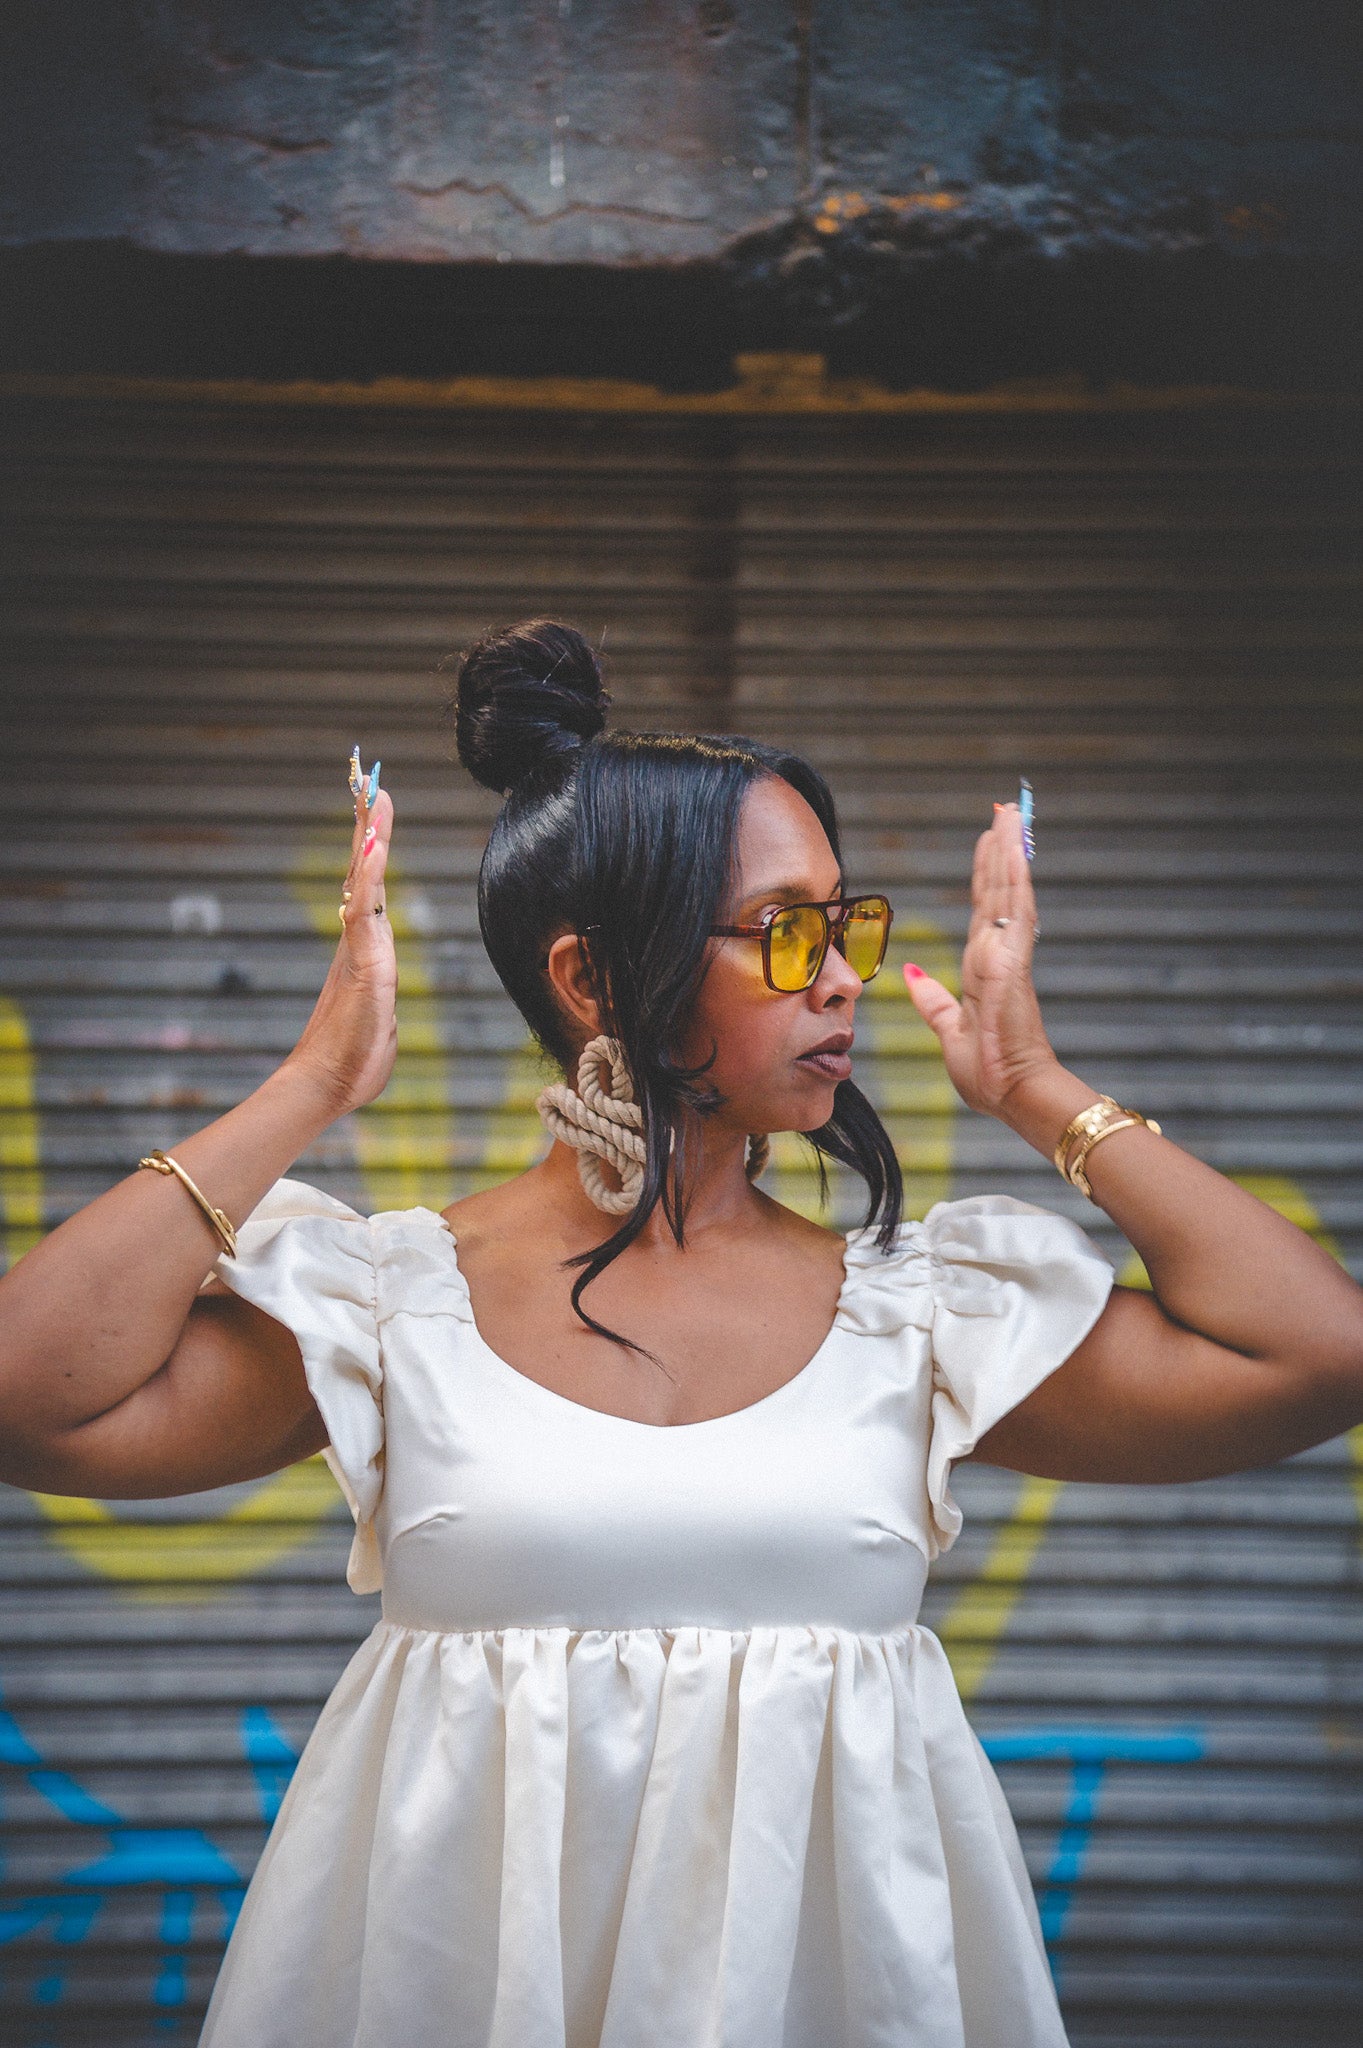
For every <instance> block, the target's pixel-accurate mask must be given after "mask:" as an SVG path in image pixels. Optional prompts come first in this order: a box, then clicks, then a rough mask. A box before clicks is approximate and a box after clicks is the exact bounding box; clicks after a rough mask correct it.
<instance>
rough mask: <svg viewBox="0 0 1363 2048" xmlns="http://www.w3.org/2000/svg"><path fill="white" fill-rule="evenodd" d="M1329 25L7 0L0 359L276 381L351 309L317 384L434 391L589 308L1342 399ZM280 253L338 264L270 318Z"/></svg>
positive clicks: (682, 3)
mask: <svg viewBox="0 0 1363 2048" xmlns="http://www.w3.org/2000/svg"><path fill="white" fill-rule="evenodd" d="M1356 30H1357V17H1356V9H1355V8H1354V7H1353V6H1351V5H1348V4H1344V0H1303V4H1299V5H1298V6H1296V7H1295V8H1293V9H1291V10H1288V9H1285V8H1282V7H1279V6H1273V5H1269V4H1267V0H1248V4H1246V5H1244V6H1241V7H1239V8H1237V9H1235V10H1234V11H1233V13H1232V11H1231V10H1228V9H1227V8H1226V7H1225V6H1224V5H1222V4H1218V0H1163V4H1160V0H1154V4H1147V5H1144V6H1141V7H1139V8H1137V7H1132V6H1131V5H1129V4H1121V0H1075V4H1072V5H1068V6H1066V5H1062V4H1059V0H979V4H976V5H970V6H966V5H957V4H950V0H900V4H892V0H860V4H856V5H853V4H849V0H843V4H836V5H835V4H831V0H747V4H745V5H742V6H738V5H733V4H730V0H654V4H651V5H640V4H637V0H344V4H343V0H329V4H319V5H316V6H311V7H307V8H297V7H285V6H282V5H279V4H275V0H215V4H212V5H209V4H204V0H198V4H196V0H160V4H151V0H146V4H141V5H134V4H132V0H121V4H108V5H102V6H96V5H93V4H90V0H42V4H39V0H17V4H16V0H11V4H10V7H9V8H8V10H6V24H5V26H4V27H3V29H0V36H2V37H3V48H0V244H3V245H4V246H6V247H7V248H8V250H9V251H10V254H9V258H8V264H7V269H6V275H7V276H8V278H9V279H10V281H11V289H10V290H9V291H8V292H7V293H6V299H7V302H8V303H7V311H6V316H5V327H6V336H5V339H4V340H3V341H0V349H3V351H4V353H5V354H6V355H7V356H8V358H9V362H10V364H11V366H13V365H15V364H20V365H23V366H28V367H37V366H40V363H39V359H40V358H42V359H44V360H47V359H51V360H54V361H55V362H56V363H57V366H58V367H61V366H64V365H70V363H71V361H72V358H73V353H74V355H75V356H76V357H79V358H80V359H81V361H83V362H85V363H86V364H87V365H88V364H89V363H90V362H94V361H96V360H97V359H102V361H103V366H104V367H141V366H147V357H148V351H151V352H152V353H153V354H155V351H156V350H157V349H158V348H159V350H160V355H159V357H158V358H157V359H156V360H155V361H153V362H151V363H150V367H157V368H165V367H172V368H174V367H178V368H181V369H194V368H198V369H202V370H204V371H206V372H208V373H211V372H212V371H213V370H214V369H218V368H223V367H227V368H232V367H236V368H246V369H248V370H251V369H254V370H257V371H259V372H261V373H263V374H270V373H271V372H272V370H275V369H278V368H281V367H282V368H285V369H297V368H300V367H306V366H307V363H306V356H307V345H306V344H307V336H306V330H307V329H308V328H309V327H311V328H312V330H313V341H314V343H315V344H316V345H321V344H320V335H321V333H322V332H323V331H325V332H326V334H327V341H326V346H327V348H328V349H329V350H330V351H331V352H332V354H333V355H334V353H335V351H336V349H337V347H338V342H337V338H336V332H335V330H336V328H337V327H338V326H342V327H349V328H350V329H352V330H353V331H351V332H350V333H349V334H348V335H347V336H346V338H345V340H344V342H342V343H341V344H339V346H340V347H341V352H342V358H343V360H342V363H341V365H340V366H341V367H345V368H350V369H356V368H359V369H363V368H366V367H369V368H374V367H378V368H389V369H401V368H408V369H416V370H422V369H424V370H431V371H434V370H439V369H440V368H442V367H444V368H451V367H460V366H467V364H468V362H469V361H470V360H471V356H470V351H473V352H474V353H476V352H477V349H478V347H479V340H478V336H479V332H480V331H481V330H483V329H485V328H486V325H487V315H488V308H489V307H491V308H493V309H500V317H501V321H502V325H503V327H513V328H515V329H517V330H518V336H517V341H516V344H515V345H516V346H517V347H518V348H519V349H520V350H521V351H522V353H526V352H527V351H528V353H529V355H530V356H535V357H537V359H538V361H539V362H541V363H547V364H552V363H554V362H560V363H562V362H563V360H564V358H563V350H564V349H565V348H567V349H568V350H569V351H571V348H572V346H573V344H572V342H571V340H567V341H565V340H564V338H563V336H562V334H561V331H560V330H562V329H563V328H564V327H571V326H573V325H574V316H575V314H576V313H578V312H580V311H582V310H584V309H586V308H589V307H591V306H597V307H605V308H607V309H609V317H606V318H603V324H605V325H608V326H613V327H616V328H618V327H620V325H621V324H622V323H623V325H624V326H625V327H627V328H630V329H632V330H637V331H638V332H639V333H640V334H642V335H643V336H644V337H645V338H647V337H648V336H649V335H651V336H652V345H653V346H654V347H655V348H657V347H659V346H662V341H661V337H662V336H664V335H671V337H672V340H673V342H674V344H675V340H676V325H677V321H678V318H679V317H681V318H682V322H683V326H684V327H685V329H686V331H687V333H688V336H689V337H690V339H691V341H692V342H693V344H694V347H693V350H692V353H693V354H695V353H696V352H697V351H699V352H700V353H701V354H703V353H704V351H705V349H706V347H707V346H708V347H709V348H710V349H711V350H712V352H713V353H714V354H715V359H716V361H717V362H723V361H727V357H728V354H729V353H730V352H731V351H732V348H733V347H734V346H743V345H748V346H752V345H758V346H761V345H769V346H770V345H773V344H775V345H786V346H790V345H802V346H818V347H823V348H826V349H831V351H832V354H833V358H834V361H835V362H837V361H838V360H839V353H840V352H841V357H842V358H843V359H845V361H846V362H848V363H854V362H857V361H860V364H861V366H863V367H865V366H871V367H874V368H876V369H877V370H878V371H879V372H881V373H882V374H886V375H888V376H890V377H891V379H892V380H902V379H909V380H912V379H914V378H926V379H928V380H930V381H942V380H945V381H948V382H953V381H962V380H966V381H969V380H970V379H971V378H972V377H973V378H981V377H988V376H998V375H1008V374H1017V373H1019V372H1023V373H1025V372H1028V371H1035V370H1038V369H1040V370H1047V369H1054V368H1057V367H1070V368H1075V367H1078V368H1084V369H1087V370H1089V371H1091V372H1095V373H1100V374H1113V373H1118V374H1128V375H1130V374H1135V375H1141V374H1146V375H1149V374H1155V375H1169V374H1172V375H1175V376H1186V375H1195V376H1201V377H1207V376H1215V375H1251V376H1254V377H1257V378H1260V379H1262V378H1264V377H1272V378H1274V379H1275V380H1279V379H1281V380H1286V381H1288V382H1294V381H1295V382H1300V381H1303V380H1308V379H1313V380H1318V379H1320V378H1321V377H1326V378H1329V379H1338V378H1340V377H1341V376H1347V375H1348V373H1349V370H1350V366H1351V364H1352V361H1353V344H1352V342H1351V340H1350V338H1349V336H1350V333H1351V331H1352V329H1351V318H1350V315H1351V309H1352V308H1353V307H1354V306H1355V304H1356V302H1357V292H1358V276H1359V270H1360V263H1361V262H1363V239H1361V237H1360V227H1359V208H1358V204H1357V201H1358V196H1359V191H1360V184H1361V182H1363V181H1360V175H1359V172H1360V155H1361V148H1360V144H1361V140H1363V117H1361V116H1360V107H1363V94H1360V89H1359V88H1360V82H1361V81H1360V66H1359V59H1358V48H1359V47H1360V45H1361V44H1363V38H1359V37H1358V35H1357V33H1356ZM189 259H197V260H198V265H199V267H198V269H196V270H194V271H193V272H192V284H190V285H186V284H185V283H184V281H183V277H182V271H181V268H180V267H181V266H183V265H184V264H185V262H186V261H187V260H189ZM207 259H214V261H215V262H217V263H218V264H222V263H227V264H228V265H229V270H228V272H227V273H226V275H225V276H224V275H223V274H222V273H220V272H215V271H213V269H212V267H211V265H208V264H207V261H206V260H207ZM356 259H365V262H362V263H361V262H357V261H356ZM262 263H264V264H265V265H266V267H265V269H264V271H263V272H262V271H261V269H260V266H261V264H262ZM299 263H303V264H304V265H305V267H308V268H309V273H310V274H309V286H310V285H311V283H312V282H313V275H312V274H313V273H315V272H316V271H317V270H318V269H319V268H322V267H324V266H326V265H328V264H330V265H331V266H332V267H333V269H334V268H335V267H336V266H338V265H339V266H340V267H341V271H342V280H341V282H339V283H338V282H337V281H336V279H335V278H330V279H329V280H328V282H327V283H326V286H325V291H324V294H323V297H322V299H321V300H318V298H317V297H316V294H315V293H311V294H310V293H309V291H307V290H305V291H304V293H303V296H302V297H301V298H300V297H299V296H298V293H297V287H296V285H295V286H293V287H291V286H290V282H289V276H288V272H289V269H290V266H293V265H297V264H299ZM139 265H140V267H139ZM233 265H235V266H236V267H235V268H232V267H231V266H233ZM243 265H244V266H245V268H243V267H242V266H243ZM367 265H374V266H378V269H376V270H370V271H369V272H368V274H367V275H362V276H361V275H355V274H354V273H356V272H364V271H365V270H366V267H367ZM678 265H681V266H686V267H687V270H688V272H689V273H692V274H693V276H692V282H693V285H694V290H693V291H692V292H691V294H690V295H689V296H688V298H687V300H686V302H685V307H684V310H683V312H682V313H681V315H680V316H679V312H678V305H677V301H676V298H675V294H674V295H673V296H671V297H668V296H667V294H668V291H669V280H668V277H667V275H666V273H667V272H668V271H669V270H670V271H672V272H675V267H676V266H678ZM388 266H401V268H400V269H398V270H396V271H393V272H390V271H389V270H388ZM411 266H425V267H427V268H428V269H429V267H431V266H436V267H437V270H438V272H439V273H440V277H439V282H438V283H437V282H435V281H434V280H433V279H432V278H431V277H429V276H428V277H427V278H426V279H425V280H419V279H414V278H413V277H412V275H411V274H410V268H409V267H411ZM465 266H467V268H465ZM498 266H501V267H503V268H504V269H509V270H510V271H511V272H512V273H513V275H512V276H511V277H509V278H507V277H503V278H502V279H500V280H498V279H496V278H495V277H489V276H488V275H487V273H488V272H489V271H495V270H496V268H497V267H498ZM546 267H549V268H552V269H553V270H554V271H556V272H557V273H560V280H559V281H560V282H561V284H562V287H563V290H564V291H566V293H567V297H566V298H563V297H560V296H558V295H557V294H556V292H555V290H554V289H553V287H552V284H551V283H550V282H548V281H547V280H546V277H545V269H546ZM622 271H629V272H631V273H632V274H633V277H634V283H635V288H634V290H633V292H632V293H630V292H625V293H624V294H623V295H622V294H621V291H620V289H619V287H618V285H617V287H616V290H615V296H614V297H612V296H611V295H610V294H611V290H612V286H611V277H612V275H614V277H615V278H616V279H617V280H618V277H619V274H620V273H621V272H622ZM381 273H382V274H381ZM452 273H453V274H452ZM641 278H642V279H644V280H645V281H646V283H645V284H641V283H640V282H639V280H640V279H641ZM671 282H672V284H673V285H674V284H675V277H673V279H672V280H671ZM648 285H651V286H652V287H653V290H652V295H650V291H649V289H648V288H647V286H648ZM291 290H292V292H293V296H289V293H290V291H291ZM166 291H171V292H172V293H173V294H174V293H178V294H179V301H180V302H183V301H188V305H187V306H185V305H183V304H182V305H181V311H180V312H179V313H178V314H177V315H176V317H175V322H174V324H175V333H174V335H173V336H172V337H170V338H169V339H168V338H167V336H166V335H165V333H164V331H163V332H162V333H161V334H160V338H159V341H158V340H156V339H154V338H153V334H152V332H151V331H150V329H151V327H152V325H153V323H151V322H150V321H149V320H144V321H143V323H142V324H141V325H139V316H138V313H137V310H136V308H137V306H138V305H139V304H140V305H141V306H142V307H143V308H145V307H146V306H147V304H148V303H149V301H150V302H156V301H157V300H158V298H159V297H160V296H161V295H164V293H165V292H166ZM442 291H443V293H444V296H441V293H442ZM660 293H661V294H662V297H661V298H659V296H658V294H660ZM280 294H284V297H282V298H281V297H280V296H279V295H280ZM432 294H434V295H435V296H434V297H432ZM603 294H604V296H603ZM328 295H329V296H328ZM130 302H131V303H130ZM309 306H311V307H312V308H313V312H312V317H311V320H310V319H309V314H308V308H309ZM111 307H116V309H117V312H118V318H117V319H115V320H113V321H112V322H110V320H109V318H108V317H107V316H108V314H109V311H110V308H111ZM196 308H197V316H198V317H197V318H196V317H195V309H196ZM323 309H324V310H323ZM92 314H94V315H96V316H97V317H94V318H92V317H91V316H92ZM416 316H424V317H416ZM300 323H301V328H302V329H303V330H305V332H304V333H303V334H302V335H301V336H300ZM243 324H244V325H245V326H246V327H249V328H250V329H251V333H252V339H251V340H250V342H249V344H248V343H247V342H246V341H244V340H243V336H242V331H241V330H242V328H243ZM285 324H287V325H289V326H291V328H292V330H293V340H292V344H290V343H289V342H287V341H284V340H283V339H282V338H281V336H280V334H279V332H278V329H279V327H280V326H281V325H285ZM413 325H420V326H422V327H423V330H424V331H423V333H422V336H421V338H420V340H419V341H414V340H413V338H412V334H411V331H410V330H411V328H412V327H413ZM234 344H235V346H236V347H237V348H238V351H239V352H240V351H242V350H244V354H240V359H239V360H235V361H234V362H232V363H228V364H224V363H222V362H220V361H217V360H216V359H215V354H214V352H215V350H216V351H217V354H218V356H221V354H222V351H223V350H224V349H227V350H228V351H229V352H230V350H231V348H232V346H233V345H234ZM641 345H643V344H641ZM290 346H292V347H293V349H294V352H295V355H298V354H299V353H300V352H301V356H302V360H301V361H296V360H293V359H292V358H290V356H289V348H290ZM500 346H501V345H500V344H499V347H500ZM120 348H121V349H122V350H123V351H124V355H125V357H126V358H127V360H126V362H124V361H121V360H120V361H114V360H110V353H111V352H112V353H113V355H114V356H117V354H118V350H119V349H120ZM167 349H170V350H171V351H172V353H173V352H174V350H176V349H178V350H179V354H180V360H179V361H178V363H177V362H171V363H167V362H166V360H165V356H166V351H167ZM196 349H197V351H198V354H197V358H196ZM281 349H282V350H283V355H282V356H281V354H280V351H281ZM139 350H140V351H141V354H140V355H139ZM272 350H273V351H274V353H273V354H272V353H271V351H272ZM414 350H415V357H416V359H414V357H413V352H414ZM129 351H131V353H130V354H129ZM253 351H254V354H253V353H252V352H253ZM347 351H348V353H347ZM664 352H665V353H666V352H667V351H666V350H664ZM671 353H672V355H673V356H674V357H676V358H678V360H676V361H674V363H673V366H672V367H673V375H674V377H675V378H684V376H685V364H684V361H683V360H681V358H684V356H685V354H686V351H685V350H680V351H679V350H677V349H676V347H675V346H674V347H673V348H672V351H671ZM645 354H647V348H646V347H645ZM329 365H330V357H329V358H328V363H327V364H324V365H323V366H322V367H323V369H325V368H326V367H328V366H329ZM568 366H570V367H573V366H576V365H572V364H569V365H568ZM692 367H693V370H694V364H693V366H692Z"/></svg>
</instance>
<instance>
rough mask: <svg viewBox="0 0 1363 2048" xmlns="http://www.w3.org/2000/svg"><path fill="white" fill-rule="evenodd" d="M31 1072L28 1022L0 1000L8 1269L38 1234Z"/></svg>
mask: <svg viewBox="0 0 1363 2048" xmlns="http://www.w3.org/2000/svg"><path fill="white" fill-rule="evenodd" d="M39 1143H40V1139H39V1130H38V1089H37V1072H36V1065H35V1062H34V1058H33V1046H32V1043H31V1041H30V1039H29V1032H28V1020H27V1019H26V1018H25V1016H24V1013H23V1011H22V1010H21V1009H20V1008H19V1005H18V1004H17V1003H13V1002H10V1001H8V1000H7V999H5V998H3V997H0V1219H2V1220H3V1223H4V1252H5V1264H6V1265H9V1266H12V1265H13V1264H14V1262H15V1260H16V1259H21V1258H22V1257H23V1255H24V1253H25V1252H26V1251H29V1250H30V1249H31V1248H32V1246H34V1245H35V1244H37V1242H38V1239H39V1238H40V1237H41V1236H42V1234H43V1175H42V1155H41V1152H40V1150H39Z"/></svg>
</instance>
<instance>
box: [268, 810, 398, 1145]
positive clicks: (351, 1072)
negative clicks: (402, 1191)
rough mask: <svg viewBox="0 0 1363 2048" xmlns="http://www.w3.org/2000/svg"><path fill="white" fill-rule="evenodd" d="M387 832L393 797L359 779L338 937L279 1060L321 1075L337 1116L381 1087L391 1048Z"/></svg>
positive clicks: (393, 1001) (393, 962) (393, 984)
mask: <svg viewBox="0 0 1363 2048" xmlns="http://www.w3.org/2000/svg"><path fill="white" fill-rule="evenodd" d="M375 775H377V770H376V771H375ZM371 789H372V790H374V792H375V793H374V795H373V797H372V801H371V800H368V793H369V790H371ZM392 835H393V800H392V798H391V797H390V796H389V794H388V792H387V790H386V789H383V790H381V789H377V787H376V783H375V780H374V778H372V777H371V779H370V782H369V784H368V785H365V784H364V783H363V781H361V785H360V788H359V789H358V791H357V795H356V803H355V831H354V835H353V837H352V839H351V843H350V866H349V867H348V868H347V870H346V876H345V882H344V884H343V886H342V889H341V903H340V913H341V915H340V922H341V940H340V944H339V945H338V946H337V948H336V955H335V958H334V959H333V960H332V963H331V969H330V972H329V973H328V975H327V978H326V980H325V982H324V983H323V985H322V993H321V994H320V995H319V996H318V998H317V1004H316V1007H315V1009H314V1010H313V1013H312V1015H311V1017H309V1019H308V1021H307V1024H306V1026H305V1027H304V1031H303V1035H302V1037H301V1038H300V1039H299V1041H298V1043H297V1045H296V1046H295V1047H294V1049H293V1051H292V1052H291V1053H290V1055H289V1058H288V1060H287V1061H286V1062H285V1064H286V1066H293V1067H297V1068H300V1069H302V1070H304V1071H306V1072H307V1073H308V1074H310V1075H311V1076H312V1077H313V1078H314V1079H317V1080H320V1082H321V1084H322V1086H323V1088H324V1090H325V1091H326V1093H327V1095H328V1098H329V1099H331V1100H334V1102H335V1104H336V1108H335V1114H336V1115H337V1116H343V1115H345V1113H346V1112H347V1111H348V1110H352V1109H360V1108H362V1107H363V1106H364V1104H365V1103H366V1102H372V1101H373V1100H374V1097H375V1096H376V1095H380V1094H382V1092H383V1090H384V1088H385V1087H386V1086H387V1084H388V1078H389V1076H390V1075H391V1073H392V1071H393V1061H394V1059H395V1058H396V1056H397V1045H398V1034H397V986H398V970H397V956H396V953H395V951H394V947H393V928H392V926H391V924H390V923H389V921H388V917H387V912H386V907H385V899H384V875H385V872H386V870H387V866H388V848H389V844H390V842H391V840H392Z"/></svg>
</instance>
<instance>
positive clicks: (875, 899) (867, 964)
mask: <svg viewBox="0 0 1363 2048" xmlns="http://www.w3.org/2000/svg"><path fill="white" fill-rule="evenodd" d="M889 936H890V906H889V904H888V903H886V901H885V900H884V898H883V897H881V896H871V897H868V898H867V899H866V901H865V902H864V903H858V904H856V905H855V906H854V908H853V909H852V911H851V913H850V915H849V916H848V919H847V922H846V924H845V925H844V926H843V952H844V954H845V955H846V959H847V964H848V966H849V967H850V968H851V970H852V972H853V973H854V974H855V975H858V976H859V977H860V978H861V980H862V981H870V980H872V979H873V978H874V976H875V975H877V974H878V973H879V972H880V963H881V961H882V960H883V959H884V958H885V943H886V941H887V939H888V938H889Z"/></svg>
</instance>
